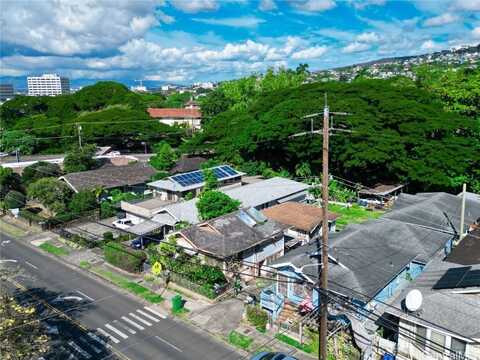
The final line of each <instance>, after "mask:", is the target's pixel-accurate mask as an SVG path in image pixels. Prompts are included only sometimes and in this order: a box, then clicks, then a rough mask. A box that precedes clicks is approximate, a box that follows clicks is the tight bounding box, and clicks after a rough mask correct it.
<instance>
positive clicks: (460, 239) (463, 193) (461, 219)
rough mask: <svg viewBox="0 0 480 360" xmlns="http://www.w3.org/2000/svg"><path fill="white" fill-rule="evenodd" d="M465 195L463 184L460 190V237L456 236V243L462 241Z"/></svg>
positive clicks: (465, 188) (465, 185)
mask: <svg viewBox="0 0 480 360" xmlns="http://www.w3.org/2000/svg"><path fill="white" fill-rule="evenodd" d="M466 195H467V184H463V188H462V212H461V213H460V235H459V236H458V242H460V241H462V239H463V233H464V231H463V227H464V222H465V197H466Z"/></svg>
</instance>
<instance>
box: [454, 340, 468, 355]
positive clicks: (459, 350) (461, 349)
mask: <svg viewBox="0 0 480 360" xmlns="http://www.w3.org/2000/svg"><path fill="white" fill-rule="evenodd" d="M466 347H467V343H466V342H465V341H462V340H458V339H455V338H453V337H452V344H451V345H450V349H451V350H452V352H453V353H455V354H456V355H465V348H466ZM458 358H459V359H461V358H462V357H458Z"/></svg>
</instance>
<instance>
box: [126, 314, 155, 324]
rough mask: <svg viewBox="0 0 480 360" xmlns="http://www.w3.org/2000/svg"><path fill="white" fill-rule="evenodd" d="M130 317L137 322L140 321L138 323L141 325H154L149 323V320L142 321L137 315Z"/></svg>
mask: <svg viewBox="0 0 480 360" xmlns="http://www.w3.org/2000/svg"><path fill="white" fill-rule="evenodd" d="M129 315H130V316H131V317H132V318H134V319H135V320H138V321H140V322H141V323H143V324H145V325H147V326H152V324H151V323H149V322H148V321H147V320H144V319H142V318H141V317H139V316H137V315H135V314H134V313H130V314H129Z"/></svg>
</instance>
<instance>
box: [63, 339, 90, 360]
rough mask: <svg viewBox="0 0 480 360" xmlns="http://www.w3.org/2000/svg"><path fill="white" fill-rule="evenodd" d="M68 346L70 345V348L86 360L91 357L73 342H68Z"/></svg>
mask: <svg viewBox="0 0 480 360" xmlns="http://www.w3.org/2000/svg"><path fill="white" fill-rule="evenodd" d="M68 345H70V346H71V347H72V348H74V349H75V351H76V352H78V353H80V354H81V355H82V356H83V357H86V358H87V359H90V358H91V357H92V355H90V354H89V353H88V352H86V351H85V350H83V349H82V348H81V347H80V346H79V345H78V344H77V343H76V342H75V341H72V340H70V341H69V342H68Z"/></svg>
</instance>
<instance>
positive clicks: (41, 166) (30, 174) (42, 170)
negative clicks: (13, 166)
mask: <svg viewBox="0 0 480 360" xmlns="http://www.w3.org/2000/svg"><path fill="white" fill-rule="evenodd" d="M60 175H62V169H60V166H58V164H52V163H49V162H46V161H39V162H36V163H35V164H32V165H29V166H27V167H26V168H25V169H23V172H22V182H23V184H24V185H28V184H31V183H32V182H35V181H37V180H38V179H41V178H44V177H59V176H60Z"/></svg>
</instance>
